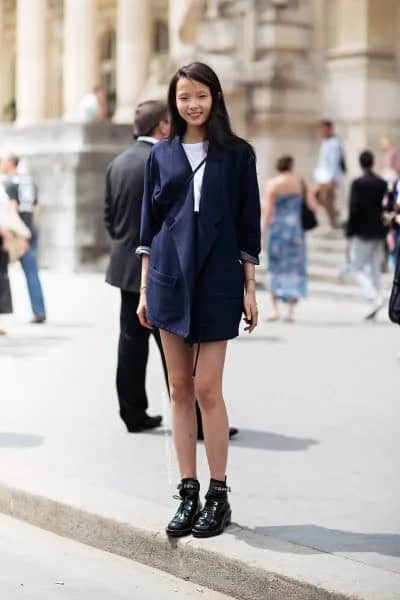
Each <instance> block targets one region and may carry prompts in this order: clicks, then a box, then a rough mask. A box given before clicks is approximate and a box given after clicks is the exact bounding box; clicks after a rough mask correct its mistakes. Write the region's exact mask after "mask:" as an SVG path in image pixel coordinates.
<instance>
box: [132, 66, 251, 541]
mask: <svg viewBox="0 0 400 600" xmlns="http://www.w3.org/2000/svg"><path fill="white" fill-rule="evenodd" d="M168 103H169V113H170V115H171V134H170V136H169V140H164V141H162V142H159V144H156V145H155V147H154V149H153V151H152V153H151V155H150V158H149V161H148V163H147V169H146V178H145V193H144V196H143V213H142V226H141V247H140V248H138V250H137V252H140V253H141V254H142V255H143V257H142V284H141V288H140V289H141V295H140V302H139V307H138V315H139V319H140V322H141V323H142V325H143V326H144V327H148V328H150V329H151V328H152V327H153V326H157V327H159V328H160V333H161V339H162V344H163V349H164V352H165V356H166V360H167V365H168V376H169V382H170V390H171V410H172V431H173V437H174V442H175V449H176V454H177V458H178V464H179V471H180V475H181V478H182V479H181V482H180V484H179V486H178V487H179V490H180V497H179V500H180V504H179V507H178V509H177V511H176V513H175V515H174V516H173V517H172V519H171V521H170V522H169V523H168V525H167V527H166V532H167V534H168V535H170V536H176V537H177V536H182V535H190V534H192V535H193V536H195V537H211V536H214V535H219V534H220V533H222V532H223V531H224V529H225V527H226V526H227V525H229V523H230V521H231V509H230V505H229V501H228V491H229V489H228V487H227V484H226V467H227V457H228V438H229V424H228V417H227V412H226V406H225V402H224V398H223V393H222V377H223V371H224V363H225V354H226V349H227V342H228V340H229V339H232V338H235V337H236V336H237V335H238V333H239V325H240V321H241V318H242V313H243V311H244V313H245V319H246V321H247V326H246V328H245V329H246V331H248V332H249V333H251V332H252V331H253V330H254V328H255V327H256V325H257V319H258V310H257V304H256V295H255V264H258V262H259V261H258V254H259V252H260V210H259V195H258V184H257V174H256V161H255V155H254V151H253V149H252V148H251V146H250V145H249V144H248V143H247V142H246V141H244V140H242V139H240V138H238V137H237V136H236V135H235V134H234V133H233V132H232V129H231V125H230V120H229V116H228V112H227V109H226V105H225V100H224V96H223V92H222V88H221V84H220V82H219V80H218V77H217V75H216V74H215V73H214V71H213V70H212V69H211V68H210V67H208V66H207V65H205V64H203V63H192V64H191V65H187V66H185V67H182V68H181V69H179V70H178V71H177V73H176V74H175V75H174V76H173V78H172V80H171V82H170V85H169V91H168ZM196 398H197V399H198V402H199V405H200V409H201V415H202V420H203V426H204V439H205V445H206V453H207V459H208V466H209V472H210V477H211V479H210V484H209V488H208V492H207V494H206V501H205V504H204V507H203V508H201V504H200V482H199V481H198V479H197V465H196V412H195V399H196ZM177 499H178V498H177Z"/></svg>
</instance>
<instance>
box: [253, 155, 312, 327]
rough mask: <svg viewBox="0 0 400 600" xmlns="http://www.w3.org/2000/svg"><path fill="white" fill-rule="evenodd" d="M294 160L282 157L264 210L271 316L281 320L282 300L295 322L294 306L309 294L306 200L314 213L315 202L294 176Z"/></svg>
mask: <svg viewBox="0 0 400 600" xmlns="http://www.w3.org/2000/svg"><path fill="white" fill-rule="evenodd" d="M293 166H294V160H293V158H292V157H291V156H283V157H281V158H280V159H279V160H278V161H277V164H276V168H277V171H278V175H277V176H276V177H273V178H272V179H271V180H270V181H269V182H268V184H267V188H266V197H265V203H264V209H263V239H264V240H267V243H266V247H267V260H268V276H269V288H270V290H271V298H272V307H273V310H272V313H271V316H270V317H269V319H268V320H270V321H275V320H278V319H279V301H282V302H284V303H286V304H287V306H288V311H287V315H286V318H285V320H286V321H289V322H292V321H294V313H295V307H296V304H297V303H298V301H299V300H300V299H301V298H304V297H305V296H306V295H307V267H306V244H305V239H304V231H303V227H302V223H301V207H302V201H303V197H305V200H306V202H307V205H308V206H309V208H311V210H316V201H315V198H314V196H313V194H312V192H311V190H310V189H309V188H308V187H307V185H306V184H305V183H304V181H302V180H301V179H300V178H299V177H297V176H296V175H294V174H293Z"/></svg>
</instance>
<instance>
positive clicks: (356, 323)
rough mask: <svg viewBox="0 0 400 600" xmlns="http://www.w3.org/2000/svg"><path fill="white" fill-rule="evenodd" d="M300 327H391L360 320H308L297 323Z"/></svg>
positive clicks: (381, 323)
mask: <svg viewBox="0 0 400 600" xmlns="http://www.w3.org/2000/svg"><path fill="white" fill-rule="evenodd" d="M297 324H298V325H300V326H302V327H326V328H329V327H333V328H340V327H346V328H347V327H358V328H365V327H380V328H381V327H388V326H389V325H390V322H389V321H365V320H362V319H361V320H360V321H306V320H304V321H303V320H301V321H299V322H298V323H297Z"/></svg>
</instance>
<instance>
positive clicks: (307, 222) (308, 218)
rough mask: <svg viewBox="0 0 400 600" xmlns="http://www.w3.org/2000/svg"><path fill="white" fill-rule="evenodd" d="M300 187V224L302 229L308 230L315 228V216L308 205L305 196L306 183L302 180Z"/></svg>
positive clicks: (316, 222)
mask: <svg viewBox="0 0 400 600" xmlns="http://www.w3.org/2000/svg"><path fill="white" fill-rule="evenodd" d="M301 188H302V200H301V225H302V227H303V231H310V230H311V229H315V227H317V225H318V221H317V217H316V216H315V212H314V211H313V210H311V208H309V207H308V205H307V201H306V196H307V188H306V184H305V183H304V181H303V180H302V182H301Z"/></svg>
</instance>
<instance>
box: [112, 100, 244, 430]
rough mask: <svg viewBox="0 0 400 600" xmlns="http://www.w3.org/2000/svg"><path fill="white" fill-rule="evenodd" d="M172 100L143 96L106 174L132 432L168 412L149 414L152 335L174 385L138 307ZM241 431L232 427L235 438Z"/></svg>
mask: <svg viewBox="0 0 400 600" xmlns="http://www.w3.org/2000/svg"><path fill="white" fill-rule="evenodd" d="M168 134H169V122H168V111H167V106H166V104H165V103H163V102H159V101H156V100H149V101H147V102H142V103H141V104H140V105H139V106H138V108H137V110H136V114H135V121H134V139H133V140H132V142H131V144H130V145H129V147H128V149H127V150H125V152H123V153H122V154H120V155H119V156H117V157H116V158H115V159H114V160H113V161H112V162H111V164H110V165H109V167H108V169H107V174H106V196H105V211H104V222H105V225H106V228H107V230H108V233H109V235H110V237H111V254H110V263H109V266H108V269H107V274H106V281H107V283H109V284H110V285H113V286H116V287H119V288H120V289H121V315H120V338H119V345H118V366H117V393H118V400H119V406H120V416H121V419H122V420H123V421H124V423H125V425H126V427H127V429H128V431H129V432H131V433H134V432H139V431H145V430H147V429H153V428H155V427H159V426H160V425H161V421H162V417H161V416H154V417H151V416H149V415H148V414H147V408H148V401H147V394H146V388H145V379H146V366H147V359H148V353H149V336H150V334H151V333H152V334H153V335H154V339H155V341H156V343H157V346H158V348H159V350H160V354H161V360H162V364H163V368H164V375H165V381H166V384H167V389H168V374H167V367H166V362H165V358H164V353H163V350H162V346H161V340H160V334H159V332H158V330H157V329H152V330H149V329H146V328H145V327H142V326H141V325H140V323H139V319H138V318H137V315H136V309H137V306H138V303H139V296H140V277H141V259H140V258H138V257H137V256H136V254H135V250H136V248H137V247H138V246H139V241H140V221H141V210H142V195H143V187H144V172H145V166H146V162H147V159H148V157H149V155H150V152H151V148H152V146H153V144H155V143H157V142H158V141H159V140H162V139H164V138H166V137H168ZM196 413H197V427H198V432H197V433H198V439H203V427H202V422H201V413H200V409H199V406H198V404H197V403H196ZM237 433H238V430H237V429H236V428H235V427H231V428H230V430H229V436H230V437H231V438H232V437H233V436H235V435H236V434H237Z"/></svg>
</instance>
